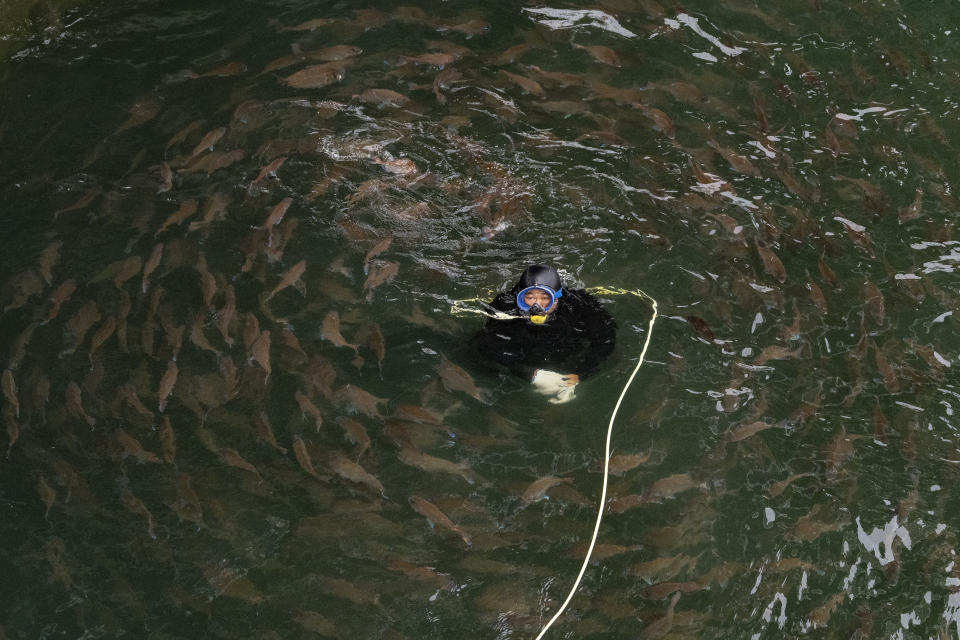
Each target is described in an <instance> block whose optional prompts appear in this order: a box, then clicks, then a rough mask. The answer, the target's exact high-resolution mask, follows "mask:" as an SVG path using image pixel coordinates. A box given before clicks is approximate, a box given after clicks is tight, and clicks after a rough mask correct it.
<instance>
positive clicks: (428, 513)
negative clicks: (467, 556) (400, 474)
mask: <svg viewBox="0 0 960 640" xmlns="http://www.w3.org/2000/svg"><path fill="white" fill-rule="evenodd" d="M407 500H408V502H409V503H410V506H411V507H412V508H413V510H414V511H416V512H417V513H419V514H420V515H421V516H423V517H424V518H426V519H427V521H428V522H429V523H430V526H431V527H433V526H435V525H439V526H440V527H442V528H444V529H446V530H448V531H451V532H453V533H455V534H457V535H458V536H460V539H461V540H463V542H464V544H466V545H467V546H468V547H470V546H473V540H472V539H471V538H470V535H469V534H468V533H467V532H466V531H464V530H463V529H461V528H460V527H458V526H457V525H455V524H454V523H453V521H452V520H450V518H448V517H447V516H446V514H444V513H443V512H442V511H440V509H439V508H438V507H437V505H435V504H433V503H432V502H430V501H429V500H427V499H426V498H421V497H420V496H417V495H412V496H410V497H409V498H407Z"/></svg>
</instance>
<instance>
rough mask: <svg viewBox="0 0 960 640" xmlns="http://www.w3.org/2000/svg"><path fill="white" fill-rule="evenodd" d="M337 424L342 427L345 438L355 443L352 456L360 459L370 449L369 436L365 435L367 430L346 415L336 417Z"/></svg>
mask: <svg viewBox="0 0 960 640" xmlns="http://www.w3.org/2000/svg"><path fill="white" fill-rule="evenodd" d="M337 424H338V425H340V428H341V429H343V433H344V436H345V437H346V438H347V440H349V441H350V442H352V443H353V444H355V445H357V450H356V452H355V453H354V456H355V457H356V458H357V459H360V457H361V456H362V455H363V454H364V453H366V452H367V451H368V450H369V449H370V436H369V435H367V430H366V429H364V428H363V425H362V424H360V423H359V422H357V421H356V420H353V419H351V418H348V417H346V416H340V417H339V418H337Z"/></svg>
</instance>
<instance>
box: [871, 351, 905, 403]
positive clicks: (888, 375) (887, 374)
mask: <svg viewBox="0 0 960 640" xmlns="http://www.w3.org/2000/svg"><path fill="white" fill-rule="evenodd" d="M873 354H874V361H875V362H876V364H877V370H879V371H880V375H881V376H883V388H884V389H886V390H887V391H888V392H889V393H898V392H899V391H900V380H899V379H898V378H897V373H896V371H894V369H893V366H892V365H891V364H890V360H888V359H887V355H886V354H885V353H884V352H883V350H882V349H881V348H880V347H878V346H877V345H876V344H874V345H873Z"/></svg>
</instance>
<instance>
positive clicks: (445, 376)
mask: <svg viewBox="0 0 960 640" xmlns="http://www.w3.org/2000/svg"><path fill="white" fill-rule="evenodd" d="M439 373H440V379H441V380H442V381H443V386H444V387H446V388H447V390H448V391H462V392H463V393H465V394H467V395H468V396H471V397H473V398H476V399H477V400H479V401H480V402H483V403H487V404H488V403H489V402H490V392H489V391H487V390H486V389H481V388H480V387H478V386H477V383H476V382H475V381H474V379H473V376H471V375H470V374H469V373H467V372H466V371H465V370H464V369H463V368H462V367H458V366H457V365H455V364H453V363H452V362H450V361H449V360H447V359H443V360H441V362H440V367H439Z"/></svg>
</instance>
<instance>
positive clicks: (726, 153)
mask: <svg viewBox="0 0 960 640" xmlns="http://www.w3.org/2000/svg"><path fill="white" fill-rule="evenodd" d="M707 146H708V147H710V148H711V149H713V150H714V151H716V152H717V153H719V154H720V155H721V156H722V157H723V159H724V160H726V161H727V162H728V163H729V164H730V166H731V167H732V168H733V170H734V171H737V172H738V173H743V174H746V175H750V176H759V175H760V172H759V171H757V168H756V167H755V166H753V163H752V162H750V160H749V159H748V158H747V157H746V156H742V155H740V154H739V153H737V152H735V151H733V150H732V149H728V148H727V147H723V146H721V145H720V143H718V142H717V141H716V140H713V139H712V138H711V139H710V140H708V141H707Z"/></svg>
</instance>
